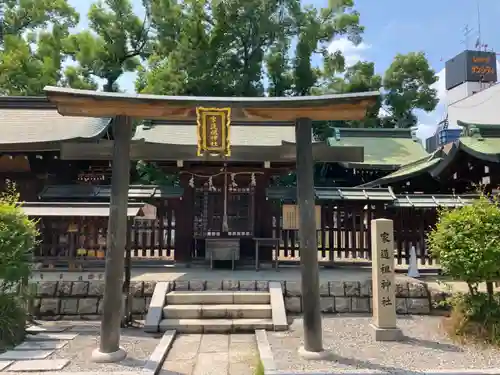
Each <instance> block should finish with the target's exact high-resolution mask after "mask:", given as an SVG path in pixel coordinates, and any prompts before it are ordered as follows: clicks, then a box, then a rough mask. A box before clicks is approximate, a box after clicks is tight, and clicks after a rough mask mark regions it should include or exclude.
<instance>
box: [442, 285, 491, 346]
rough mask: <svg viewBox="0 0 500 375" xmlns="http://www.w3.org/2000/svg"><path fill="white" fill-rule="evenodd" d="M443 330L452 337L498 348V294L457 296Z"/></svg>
mask: <svg viewBox="0 0 500 375" xmlns="http://www.w3.org/2000/svg"><path fill="white" fill-rule="evenodd" d="M449 302H450V304H451V305H452V312H451V316H450V318H449V319H447V321H446V324H445V328H446V330H447V332H448V333H449V334H450V336H452V337H456V338H460V339H465V340H473V341H480V342H483V343H487V344H493V345H496V346H500V294H499V293H497V294H495V295H494V296H493V298H491V297H490V296H489V295H488V294H486V293H478V294H474V295H471V294H457V295H455V296H453V297H452V298H451V299H450V301H449Z"/></svg>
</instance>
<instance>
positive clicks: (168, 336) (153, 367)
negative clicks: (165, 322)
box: [143, 331, 175, 375]
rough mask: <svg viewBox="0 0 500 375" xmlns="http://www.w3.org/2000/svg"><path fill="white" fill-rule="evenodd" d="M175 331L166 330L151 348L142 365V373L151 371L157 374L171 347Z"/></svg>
mask: <svg viewBox="0 0 500 375" xmlns="http://www.w3.org/2000/svg"><path fill="white" fill-rule="evenodd" d="M174 338H175V331H167V332H165V333H164V334H163V337H162V338H161V340H160V342H159V343H158V345H156V348H155V349H154V350H153V353H152V354H151V356H150V357H149V359H148V360H147V361H146V364H145V365H144V369H143V374H146V373H151V374H152V375H153V374H157V373H158V371H160V368H161V366H162V363H163V362H164V361H165V358H166V357H167V354H168V351H169V350H170V348H171V347H172V343H173V342H174Z"/></svg>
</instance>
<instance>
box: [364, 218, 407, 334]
mask: <svg viewBox="0 0 500 375" xmlns="http://www.w3.org/2000/svg"><path fill="white" fill-rule="evenodd" d="M371 238H372V244H371V245H372V282H373V323H372V328H373V329H374V337H375V340H376V341H396V340H399V339H400V338H401V331H400V330H399V329H398V328H397V327H396V285H395V278H394V227H393V222H392V220H388V219H376V220H372V221H371Z"/></svg>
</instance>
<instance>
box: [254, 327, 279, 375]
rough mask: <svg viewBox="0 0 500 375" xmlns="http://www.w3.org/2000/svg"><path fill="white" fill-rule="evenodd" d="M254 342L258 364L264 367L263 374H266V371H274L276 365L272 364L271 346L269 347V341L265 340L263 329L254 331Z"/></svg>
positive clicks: (265, 334) (265, 335)
mask: <svg viewBox="0 0 500 375" xmlns="http://www.w3.org/2000/svg"><path fill="white" fill-rule="evenodd" d="M255 341H256V342H257V349H258V351H259V358H260V362H261V363H262V367H264V374H267V372H268V371H276V364H275V362H274V356H273V352H272V350H271V345H269V341H268V340H267V333H266V331H265V330H263V329H256V330H255Z"/></svg>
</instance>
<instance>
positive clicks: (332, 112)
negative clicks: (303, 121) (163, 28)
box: [58, 100, 371, 122]
mask: <svg viewBox="0 0 500 375" xmlns="http://www.w3.org/2000/svg"><path fill="white" fill-rule="evenodd" d="M370 104H371V103H370V101H368V100H365V101H361V102H359V103H353V104H331V105H328V106H325V107H319V108H316V107H305V108H293V109H290V108H251V109H245V110H243V111H233V112H232V118H234V119H235V120H247V121H256V122H259V121H265V122H269V121H293V120H294V119H295V118H296V117H297V116H310V117H311V118H312V120H314V121H329V120H332V119H335V120H361V119H363V118H364V116H365V114H366V110H367V108H368V107H369V105H370ZM58 112H59V113H60V114H61V115H63V116H84V117H103V118H105V117H110V116H112V114H113V113H116V114H118V115H121V116H129V117H135V118H147V119H151V120H161V119H169V120H187V119H192V120H193V121H195V120H196V118H195V117H194V116H193V114H192V110H191V109H190V108H182V107H181V108H179V107H162V106H153V105H151V104H135V105H130V104H127V103H126V102H119V101H113V102H97V103H96V102H95V101H91V100H79V101H76V102H75V103H71V104H61V105H58Z"/></svg>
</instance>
